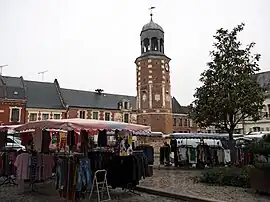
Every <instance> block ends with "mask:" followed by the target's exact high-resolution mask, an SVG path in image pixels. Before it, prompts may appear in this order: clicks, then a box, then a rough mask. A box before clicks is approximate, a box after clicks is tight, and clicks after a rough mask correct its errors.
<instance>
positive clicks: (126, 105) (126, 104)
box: [124, 101, 128, 109]
mask: <svg viewBox="0 0 270 202" xmlns="http://www.w3.org/2000/svg"><path fill="white" fill-rule="evenodd" d="M124 109H128V102H127V101H125V102H124Z"/></svg>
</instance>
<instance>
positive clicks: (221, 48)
mask: <svg viewBox="0 0 270 202" xmlns="http://www.w3.org/2000/svg"><path fill="white" fill-rule="evenodd" d="M243 29H244V24H241V25H238V26H237V27H235V28H234V29H233V30H232V31H228V30H225V29H219V30H217V32H216V35H215V36H214V39H215V40H216V42H215V43H214V50H213V51H211V53H210V56H211V58H212V61H211V62H209V63H208V64H207V66H208V69H207V70H206V71H204V72H203V73H202V74H201V78H200V81H201V82H202V86H201V87H199V88H197V89H196V92H195V94H194V97H195V101H194V103H193V105H192V110H191V114H190V115H191V117H192V118H193V119H194V120H195V121H196V122H197V123H198V124H199V125H200V126H202V127H207V126H215V127H217V128H220V129H221V130H225V131H227V132H228V133H229V134H230V139H232V133H233V130H234V128H235V127H236V125H237V124H238V123H239V122H240V121H241V120H243V119H245V118H247V117H251V118H252V119H253V120H254V121H256V120H258V119H259V116H260V113H259V111H260V109H262V104H263V101H264V99H265V97H264V90H263V89H262V88H261V87H260V86H259V84H258V83H257V82H256V80H255V79H254V75H255V73H256V72H258V71H259V70H260V69H259V64H258V62H259V59H260V55H259V54H252V53H251V50H252V48H253V47H254V45H255V43H250V44H249V45H248V46H246V47H244V48H242V44H241V42H240V41H239V40H238V39H237V36H238V34H239V33H240V32H241V31H242V30H243Z"/></svg>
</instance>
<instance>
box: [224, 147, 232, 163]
mask: <svg viewBox="0 0 270 202" xmlns="http://www.w3.org/2000/svg"><path fill="white" fill-rule="evenodd" d="M224 162H225V163H230V162H231V150H229V149H225V150H224Z"/></svg>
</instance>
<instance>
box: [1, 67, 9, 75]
mask: <svg viewBox="0 0 270 202" xmlns="http://www.w3.org/2000/svg"><path fill="white" fill-rule="evenodd" d="M7 66H8V65H0V75H1V76H2V73H3V67H7Z"/></svg>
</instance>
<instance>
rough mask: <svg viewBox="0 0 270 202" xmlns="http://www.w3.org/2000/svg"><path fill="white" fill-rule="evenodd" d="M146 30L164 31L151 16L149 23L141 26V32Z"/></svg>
mask: <svg viewBox="0 0 270 202" xmlns="http://www.w3.org/2000/svg"><path fill="white" fill-rule="evenodd" d="M147 30H159V31H162V32H163V33H164V31H163V28H162V27H161V26H160V25H159V24H157V23H155V22H154V21H153V19H152V18H151V20H150V22H149V23H147V24H146V25H144V26H143V28H142V31H141V32H145V31H147Z"/></svg>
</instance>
